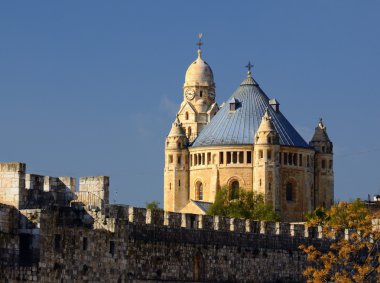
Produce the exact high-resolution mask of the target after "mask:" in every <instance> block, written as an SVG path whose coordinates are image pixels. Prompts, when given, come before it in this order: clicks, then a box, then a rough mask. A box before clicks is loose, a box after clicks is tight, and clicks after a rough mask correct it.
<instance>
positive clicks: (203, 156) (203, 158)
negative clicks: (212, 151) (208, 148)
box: [202, 153, 206, 165]
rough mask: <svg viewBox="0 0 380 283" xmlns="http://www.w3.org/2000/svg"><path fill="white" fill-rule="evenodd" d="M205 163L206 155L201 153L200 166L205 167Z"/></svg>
mask: <svg viewBox="0 0 380 283" xmlns="http://www.w3.org/2000/svg"><path fill="white" fill-rule="evenodd" d="M205 162H206V153H202V165H205Z"/></svg>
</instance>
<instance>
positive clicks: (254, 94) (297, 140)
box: [192, 76, 309, 147]
mask: <svg viewBox="0 0 380 283" xmlns="http://www.w3.org/2000/svg"><path fill="white" fill-rule="evenodd" d="M233 99H235V101H236V100H237V107H236V110H234V111H231V110H230V105H229V102H230V101H233ZM266 109H268V111H269V114H270V116H271V117H272V121H273V124H274V127H275V128H276V130H277V132H278V134H279V137H280V144H281V145H287V146H295V147H309V145H308V144H307V143H306V141H305V140H304V139H303V138H302V137H301V135H300V134H299V133H298V132H297V131H296V129H294V127H293V126H292V125H291V124H290V123H289V121H288V120H287V119H286V118H285V117H284V115H282V113H281V112H280V111H278V112H276V111H275V110H274V109H273V108H272V107H271V106H270V104H269V98H268V97H267V96H266V94H265V93H264V92H263V91H262V90H261V88H260V87H259V85H258V84H257V83H256V82H255V80H254V79H253V78H252V77H250V76H248V77H247V78H246V79H245V80H244V81H243V82H242V83H241V84H240V87H239V88H238V89H237V90H236V91H235V92H234V94H233V95H232V96H231V98H230V99H229V100H228V102H227V103H225V104H224V106H223V107H222V108H221V109H220V110H219V111H218V113H217V114H216V115H215V116H214V117H213V118H212V119H211V121H210V123H209V124H208V125H207V126H206V127H205V128H204V129H203V130H202V132H201V133H200V134H199V136H198V137H197V139H196V140H195V141H194V143H193V145H192V147H202V146H216V145H245V144H247V145H248V144H253V143H254V135H255V133H256V131H257V129H258V128H259V126H260V123H261V119H262V117H263V116H264V113H265V110H266Z"/></svg>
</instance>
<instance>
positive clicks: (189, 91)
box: [185, 88, 195, 100]
mask: <svg viewBox="0 0 380 283" xmlns="http://www.w3.org/2000/svg"><path fill="white" fill-rule="evenodd" d="M185 95H186V98H187V99H188V100H192V99H193V98H194V95H195V91H194V90H192V89H190V88H189V89H187V90H186V91H185Z"/></svg>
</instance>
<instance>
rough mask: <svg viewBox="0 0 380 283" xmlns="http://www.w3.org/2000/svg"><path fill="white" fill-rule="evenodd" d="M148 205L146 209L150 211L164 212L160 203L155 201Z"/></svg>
mask: <svg viewBox="0 0 380 283" xmlns="http://www.w3.org/2000/svg"><path fill="white" fill-rule="evenodd" d="M145 204H146V208H147V209H150V210H162V208H161V207H160V203H159V202H158V201H156V200H153V201H151V202H147V203H145Z"/></svg>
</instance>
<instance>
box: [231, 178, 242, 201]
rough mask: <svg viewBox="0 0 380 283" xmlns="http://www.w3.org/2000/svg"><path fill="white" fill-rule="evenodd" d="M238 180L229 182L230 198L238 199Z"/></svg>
mask: <svg viewBox="0 0 380 283" xmlns="http://www.w3.org/2000/svg"><path fill="white" fill-rule="evenodd" d="M239 188H240V185H239V181H237V180H234V181H233V182H232V183H231V199H238V198H239Z"/></svg>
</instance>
